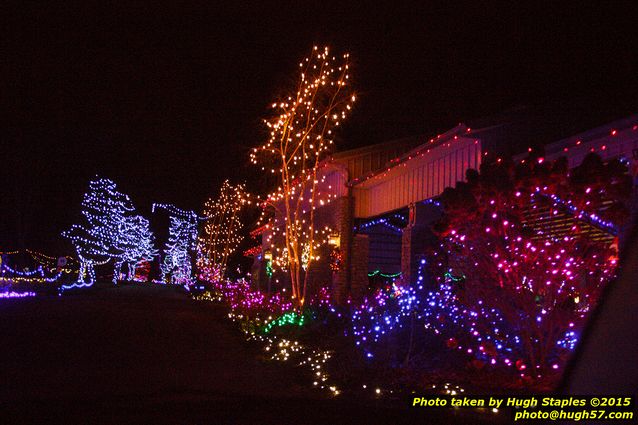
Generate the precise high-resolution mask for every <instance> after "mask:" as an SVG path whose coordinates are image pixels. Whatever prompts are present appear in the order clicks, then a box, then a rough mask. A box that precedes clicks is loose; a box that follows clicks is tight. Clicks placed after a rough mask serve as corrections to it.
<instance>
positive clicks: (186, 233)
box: [160, 214, 197, 284]
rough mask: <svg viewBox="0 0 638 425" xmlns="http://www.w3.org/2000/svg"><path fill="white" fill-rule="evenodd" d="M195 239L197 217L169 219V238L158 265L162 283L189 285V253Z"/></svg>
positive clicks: (190, 271)
mask: <svg viewBox="0 0 638 425" xmlns="http://www.w3.org/2000/svg"><path fill="white" fill-rule="evenodd" d="M196 238H197V216H195V215H194V214H192V215H191V216H190V217H171V224H170V227H169V238H168V242H167V243H166V247H165V249H164V260H163V261H162V264H161V265H160V271H161V273H162V281H164V282H166V281H167V280H168V279H169V276H170V281H171V283H177V284H189V283H190V282H191V281H192V264H191V261H192V257H191V252H192V251H193V249H194V247H195V241H196Z"/></svg>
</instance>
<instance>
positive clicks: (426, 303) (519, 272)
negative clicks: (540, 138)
mask: <svg viewBox="0 0 638 425" xmlns="http://www.w3.org/2000/svg"><path fill="white" fill-rule="evenodd" d="M627 183H628V182H627V178H626V174H625V173H624V170H623V168H622V167H619V166H618V164H617V163H615V162H611V163H609V164H606V165H605V164H602V162H601V161H600V160H599V159H598V158H597V157H595V156H590V157H588V158H586V159H585V162H584V163H583V165H582V166H581V167H577V168H576V169H574V170H572V171H571V172H569V171H568V170H567V167H566V164H565V163H564V162H563V161H557V162H555V163H553V164H549V163H546V162H544V161H543V160H542V159H538V160H535V161H530V162H527V163H526V164H523V165H519V166H518V167H515V166H514V165H513V164H506V163H495V164H492V165H484V166H483V167H482V169H481V173H480V174H479V173H476V172H468V181H467V183H458V184H457V187H456V188H455V189H451V188H448V189H446V190H445V192H444V193H443V194H442V196H441V199H440V200H441V203H442V205H443V207H444V214H443V217H442V219H441V220H440V221H439V222H438V223H436V224H435V226H434V228H433V230H434V231H435V233H437V234H438V236H439V241H440V245H439V246H436V247H431V249H429V250H428V252H425V253H424V257H423V259H422V260H421V267H420V271H419V275H418V278H417V281H416V282H404V283H395V284H394V285H393V286H392V288H389V289H388V288H386V289H384V290H379V291H377V293H376V294H375V296H374V297H372V298H370V299H368V300H367V301H366V302H365V303H364V304H363V305H362V306H361V307H360V308H359V309H357V310H356V311H355V312H354V313H353V316H352V326H353V333H354V335H355V337H356V340H357V341H356V343H357V345H359V346H361V347H362V349H363V350H364V352H365V354H366V356H367V357H374V356H375V349H377V348H378V347H379V344H380V343H383V342H384V341H385V342H388V341H389V340H390V339H389V338H388V336H389V335H390V334H396V332H397V330H398V329H404V330H405V329H409V328H410V327H417V328H419V329H421V330H425V331H427V332H430V333H431V334H432V335H437V336H438V337H437V338H439V339H440V340H441V342H443V343H444V344H445V345H446V346H447V348H449V349H451V350H455V351H457V352H459V353H463V354H464V355H466V356H467V360H468V364H470V365H471V366H472V367H474V368H475V369H483V368H486V367H488V368H489V367H504V368H511V370H515V371H516V373H518V374H519V375H520V377H521V378H524V379H527V380H535V381H536V380H541V379H544V378H546V377H547V376H548V375H552V372H553V371H554V370H555V369H559V368H560V367H561V366H562V365H563V364H564V362H565V360H566V357H567V356H568V355H569V353H570V351H571V350H573V348H574V345H575V342H576V341H577V337H578V334H579V333H580V331H581V330H582V327H583V324H584V321H585V319H586V318H587V314H588V313H589V312H590V311H591V310H592V308H593V307H594V306H595V305H596V303H597V301H598V299H599V296H600V293H601V291H602V289H603V288H604V286H605V285H606V284H607V283H608V282H609V281H610V280H611V279H612V278H613V277H614V274H615V270H616V267H617V248H616V247H615V246H614V245H615V240H614V235H617V234H618V223H620V222H622V219H623V216H624V214H625V212H624V211H623V200H624V199H626V196H627V195H628V190H627V189H628V187H629V186H628V184H627ZM410 344H412V341H410ZM410 349H412V348H411V347H410Z"/></svg>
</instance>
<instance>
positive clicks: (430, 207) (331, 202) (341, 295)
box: [253, 115, 638, 303]
mask: <svg viewBox="0 0 638 425" xmlns="http://www.w3.org/2000/svg"><path fill="white" fill-rule="evenodd" d="M517 131H518V130H517V128H516V127H515V126H508V125H501V124H496V125H488V126H484V127H481V128H477V129H473V128H471V127H469V126H468V125H465V124H463V123H460V124H458V125H457V126H455V127H453V128H451V129H450V130H448V131H446V132H445V133H443V134H440V135H438V136H436V137H433V138H429V139H428V138H425V137H417V138H408V139H402V140H397V141H392V142H387V143H382V144H378V145H372V146H367V147H364V148H359V149H354V150H349V151H345V152H339V153H336V154H334V155H332V156H331V157H329V158H327V159H325V160H324V161H323V162H322V164H321V167H320V172H319V175H320V178H319V186H318V193H319V195H320V196H319V198H320V204H319V205H316V208H315V215H316V222H317V224H318V228H325V229H330V232H331V242H332V243H331V246H330V247H326V248H325V249H324V251H323V252H322V255H320V260H318V261H316V262H315V263H313V264H314V265H313V266H312V267H311V270H309V271H308V272H309V273H311V279H310V280H311V282H312V286H313V287H314V288H315V289H316V288H318V287H320V286H325V285H330V286H331V288H332V293H333V296H334V298H335V300H336V302H337V303H343V302H345V301H346V300H347V298H348V297H352V298H353V299H354V300H358V299H360V298H361V297H362V296H363V295H364V294H365V290H366V288H367V287H368V284H369V280H370V278H374V277H375V276H385V277H397V276H401V277H402V278H403V279H404V280H407V281H409V280H410V279H412V278H413V277H414V276H415V274H416V271H417V266H418V259H419V255H420V254H421V253H422V252H423V248H424V245H425V244H426V243H427V241H428V239H429V238H431V237H433V235H431V233H430V230H429V224H430V223H432V222H433V221H434V220H436V219H437V218H438V216H439V214H440V208H439V206H438V204H437V202H436V198H437V197H438V196H439V195H440V194H441V193H442V192H443V190H444V189H445V188H446V187H450V186H454V185H455V184H456V182H458V181H463V180H464V179H465V173H466V171H467V170H468V169H470V168H471V169H479V167H480V165H481V161H482V159H483V158H484V157H485V155H487V153H488V152H493V153H496V154H499V153H503V154H511V153H512V152H525V147H524V146H520V143H519V144H518V145H517V143H516V141H517V140H518V141H520V140H523V139H522V138H520V137H518V136H517V133H516V132H517ZM637 149H638V115H633V116H630V117H628V118H625V119H623V120H618V121H614V122H612V123H610V124H608V125H606V126H602V127H599V128H596V129H593V130H590V131H587V132H584V133H580V134H577V135H575V136H572V137H569V138H566V139H562V140H559V141H557V142H555V143H550V144H548V145H546V147H545V152H546V154H545V158H546V159H548V160H554V159H557V158H559V157H560V156H566V157H567V158H568V161H569V165H570V167H573V166H575V165H578V164H580V162H581V161H582V159H583V158H584V156H585V155H586V154H587V153H589V152H596V153H598V154H600V155H601V156H602V157H603V159H604V160H608V159H611V158H613V157H624V158H627V159H629V158H632V155H633V156H634V157H637V156H638V155H637V154H635V152H638V151H637ZM526 156H527V153H522V154H520V155H516V156H514V159H515V160H517V161H524V160H525V157H526ZM277 225H278V224H277V217H273V220H272V221H271V223H270V225H269V226H270V227H269V226H265V227H264V228H262V229H260V230H259V231H258V232H257V233H261V234H262V249H261V254H257V255H256V256H255V258H256V261H255V266H254V273H253V276H254V279H255V280H263V279H264V278H265V274H264V270H265V269H266V268H267V264H266V263H267V261H269V259H268V258H265V256H267V255H268V253H270V252H271V250H272V249H277V248H276V245H277V243H278V242H277V241H276V240H274V239H273V238H272V237H271V234H272V228H273V227H276V226H277ZM279 243H280V242H279ZM335 254H337V255H338V256H339V261H338V264H337V265H336V266H335V265H334V264H331V260H330V259H331V256H332V257H334V255H335ZM268 278H269V279H270V276H268ZM277 279H278V281H279V279H282V280H285V275H280V277H278V278H277ZM260 285H261V283H260ZM262 287H263V286H262Z"/></svg>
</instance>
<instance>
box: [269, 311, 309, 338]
mask: <svg viewBox="0 0 638 425" xmlns="http://www.w3.org/2000/svg"><path fill="white" fill-rule="evenodd" d="M305 322H306V315H305V314H304V313H302V314H299V313H297V312H296V311H291V312H288V313H285V314H283V315H281V316H279V317H278V318H276V319H275V320H272V321H270V322H268V323H267V324H266V326H264V329H263V332H264V333H268V332H270V331H271V330H272V329H273V328H274V327H280V326H286V325H297V326H300V327H301V326H303V325H304V323H305Z"/></svg>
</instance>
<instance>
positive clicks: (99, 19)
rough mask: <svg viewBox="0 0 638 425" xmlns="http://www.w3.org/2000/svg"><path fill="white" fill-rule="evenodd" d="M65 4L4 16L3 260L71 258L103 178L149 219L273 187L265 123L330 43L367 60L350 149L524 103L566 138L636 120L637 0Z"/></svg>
mask: <svg viewBox="0 0 638 425" xmlns="http://www.w3.org/2000/svg"><path fill="white" fill-rule="evenodd" d="M63 3H64V4H63V5H60V4H59V5H56V6H55V7H52V6H47V7H46V8H45V6H43V5H41V4H37V3H36V2H30V1H25V2H22V3H20V6H19V7H17V8H14V9H10V10H6V9H5V10H3V11H2V15H4V16H5V18H4V19H5V20H6V24H3V25H2V30H0V31H2V34H1V35H2V36H1V41H0V43H2V45H1V50H0V51H1V52H2V54H1V55H2V60H1V65H0V66H2V70H3V72H2V74H3V77H2V79H1V83H0V84H1V87H2V96H1V98H2V100H1V102H2V110H3V113H2V116H3V124H2V126H1V127H0V131H1V134H0V137H1V140H2V144H1V146H2V147H1V148H0V155H1V157H2V164H1V167H0V168H1V169H2V171H1V173H2V174H1V176H2V180H1V181H0V187H1V192H0V193H1V196H0V198H1V200H0V202H1V204H0V205H1V206H2V209H1V212H2V217H1V219H0V250H6V249H14V248H35V249H40V250H44V251H45V252H49V253H51V254H54V255H55V254H58V253H61V252H62V251H65V252H70V251H71V246H70V244H68V243H66V242H65V241H64V240H63V239H62V238H61V237H60V236H59V235H60V232H61V231H62V230H64V229H65V228H67V227H68V226H69V225H70V224H71V223H73V222H74V221H77V215H78V213H79V208H80V202H81V198H82V193H83V192H84V191H85V189H86V187H87V183H88V180H89V179H90V178H91V177H93V176H94V175H96V174H99V175H101V176H104V177H109V178H111V179H114V180H115V181H116V182H117V183H118V186H119V187H120V190H122V191H123V192H125V193H128V194H129V195H130V196H131V197H132V199H133V201H134V203H135V204H136V205H137V207H138V209H139V210H140V211H141V212H142V213H143V214H145V215H147V216H149V215H150V205H151V203H152V202H171V203H175V204H176V205H178V206H180V207H182V208H188V209H196V210H199V209H200V208H201V204H202V203H203V201H204V200H205V198H206V197H207V196H208V195H210V194H211V193H212V192H214V191H216V190H217V189H218V187H219V185H220V184H221V182H222V181H223V180H224V179H225V178H230V179H232V180H234V181H242V180H249V182H255V181H258V180H259V179H258V177H259V176H258V174H256V172H255V169H253V168H252V167H251V166H250V165H249V164H248V150H249V149H250V147H252V146H254V145H256V144H258V143H261V142H263V141H264V140H265V137H266V133H265V131H264V129H263V128H262V126H261V122H260V118H262V117H265V116H267V114H268V105H270V103H271V102H272V101H273V100H275V99H276V98H277V96H278V95H279V94H282V93H284V90H285V89H287V88H288V87H289V86H290V82H291V81H292V79H293V77H294V76H295V74H294V73H295V72H296V70H297V68H296V66H297V63H298V62H299V60H300V59H302V58H303V57H304V56H305V55H306V54H307V53H308V52H309V51H310V49H311V47H312V46H313V45H314V44H318V45H323V44H329V45H330V46H332V48H333V50H334V51H337V52H342V51H346V50H347V51H349V52H350V53H351V58H352V60H353V62H354V67H353V70H352V78H353V80H354V83H355V86H356V88H357V92H358V102H357V103H356V104H355V108H354V111H353V114H352V116H351V117H350V118H349V119H348V120H347V121H346V123H345V124H346V125H345V126H344V129H343V132H341V133H340V134H339V139H340V140H339V141H338V143H339V148H340V149H347V148H351V147H358V146H362V145H366V144H371V143H375V142H382V141H387V140H391V139H394V138H400V137H403V136H413V135H421V134H423V135H431V134H436V133H437V132H441V131H445V130H446V129H448V128H450V127H452V126H454V125H455V124H457V123H458V122H471V121H472V120H476V119H479V118H482V117H486V116H490V115H492V114H497V113H500V112H502V111H507V110H509V109H511V108H515V107H518V106H526V107H528V108H530V109H534V108H540V109H541V110H543V113H544V114H548V116H550V117H554V121H556V119H555V118H556V117H560V120H558V121H560V122H561V123H562V126H561V128H560V130H561V131H562V132H567V131H568V130H570V131H571V130H574V131H576V130H585V129H587V128H590V127H593V126H596V125H599V124H604V123H605V122H606V121H610V120H612V119H615V118H621V117H624V116H627V115H629V114H631V113H636V112H638V103H637V99H638V83H637V77H638V36H637V34H636V32H637V30H636V22H638V6H636V2H626V3H620V2H601V4H606V3H609V4H612V3H613V8H612V7H609V6H607V7H603V6H600V7H599V8H594V7H592V6H585V4H587V3H590V2H573V3H571V2H545V3H546V4H545V5H544V6H542V7H540V6H539V7H535V8H531V7H524V6H519V5H518V2H508V3H503V4H501V5H499V6H486V4H485V3H486V2H466V3H475V5H474V6H471V7H470V6H468V5H467V4H463V5H461V4H456V5H450V4H449V3H451V2H441V3H440V4H442V5H446V6H444V7H439V6H436V5H429V4H430V3H432V4H434V2H419V3H427V4H428V5H427V6H423V5H420V6H417V5H418V4H419V3H415V5H412V6H407V5H406V6H402V5H400V4H399V3H398V2H394V1H391V2H383V3H379V4H385V6H383V7H381V6H375V5H373V4H372V3H371V4H369V5H366V6H364V5H362V4H359V2H356V3H357V4H356V5H353V6H351V7H348V6H341V7H329V6H328V2H324V1H298V2H291V3H269V2H259V3H254V4H249V3H245V5H244V6H230V5H231V4H233V3H235V2H232V1H228V2H210V1H208V2H202V3H200V4H199V5H195V6H193V5H187V4H186V3H183V2H169V3H168V5H166V6H159V5H158V3H159V2H149V3H146V4H145V3H141V2H134V3H131V4H129V5H127V6H126V7H124V6H118V7H117V9H114V8H113V7H114V6H113V5H111V4H110V3H111V2H95V3H94V2H92V1H83V2H79V3H77V4H72V3H71V2H63ZM104 3H109V7H108V8H106V7H105V6H104V5H103V4H104ZM118 3H119V2H118ZM237 3H239V2H237ZM241 3H244V2H241ZM343 3H344V4H347V3H349V2H347V1H344V2H343ZM353 3H355V2H353ZM534 3H541V2H534ZM553 3H561V5H560V6H559V5H553ZM631 3H634V5H633V6H632V5H631ZM515 4H516V8H514V5H515ZM570 5H572V6H570ZM231 7H233V8H234V9H231ZM549 121H551V120H549ZM555 130H556V129H554V130H551V129H542V128H539V130H538V137H539V140H540V141H541V142H544V141H549V140H552V139H551V138H552V137H554V136H556V135H557V134H558V133H560V131H559V132H558V133H556V131H555ZM552 131H553V132H552ZM562 135H563V136H568V135H569V133H566V134H562ZM543 139H547V140H543Z"/></svg>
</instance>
